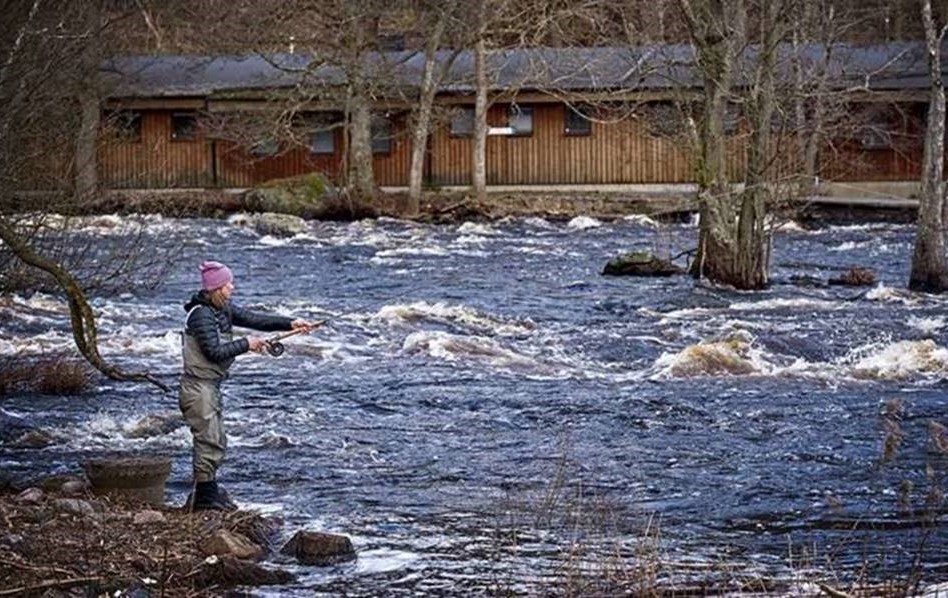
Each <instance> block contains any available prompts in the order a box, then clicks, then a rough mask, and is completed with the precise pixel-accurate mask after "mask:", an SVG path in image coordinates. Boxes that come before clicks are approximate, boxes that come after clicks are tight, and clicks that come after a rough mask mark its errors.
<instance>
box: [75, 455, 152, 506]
mask: <svg viewBox="0 0 948 598" xmlns="http://www.w3.org/2000/svg"><path fill="white" fill-rule="evenodd" d="M83 467H84V468H85V471H86V476H87V477H88V478H89V482H90V483H91V484H92V491H93V492H95V493H96V494H107V495H110V496H113V497H118V498H125V499H132V500H140V501H144V502H146V503H149V504H152V505H163V504H164V501H165V481H166V480H167V479H168V474H169V473H171V459H168V458H164V457H131V458H113V459H93V460H90V461H87V462H85V463H84V464H83Z"/></svg>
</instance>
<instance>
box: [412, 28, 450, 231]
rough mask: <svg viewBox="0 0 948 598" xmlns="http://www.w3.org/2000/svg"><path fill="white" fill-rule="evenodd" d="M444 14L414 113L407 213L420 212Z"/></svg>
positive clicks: (432, 39) (427, 51)
mask: <svg viewBox="0 0 948 598" xmlns="http://www.w3.org/2000/svg"><path fill="white" fill-rule="evenodd" d="M444 28H445V17H444V13H443V12H442V13H441V14H440V15H439V16H438V21H437V23H436V24H435V28H434V31H432V32H431V35H430V36H429V37H428V40H427V43H426V44H425V66H424V72H423V74H422V79H421V93H420V94H419V95H420V97H419V105H418V110H417V112H416V113H415V126H414V130H413V131H412V136H411V169H410V170H409V174H408V205H406V206H405V211H406V213H407V215H409V216H414V215H416V214H418V210H419V208H420V204H421V186H422V182H423V179H424V174H425V155H426V154H427V151H428V130H429V129H430V128H431V108H432V106H433V105H434V98H435V93H436V92H437V90H438V89H437V85H436V81H435V66H436V62H435V59H436V58H437V56H436V53H437V51H438V47H439V46H440V45H441V36H442V34H443V33H444Z"/></svg>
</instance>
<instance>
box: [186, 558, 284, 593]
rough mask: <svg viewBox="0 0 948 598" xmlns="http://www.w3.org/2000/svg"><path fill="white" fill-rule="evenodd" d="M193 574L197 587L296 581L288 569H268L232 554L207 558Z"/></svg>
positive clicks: (263, 584) (264, 584)
mask: <svg viewBox="0 0 948 598" xmlns="http://www.w3.org/2000/svg"><path fill="white" fill-rule="evenodd" d="M194 575H195V583H197V584H198V587H209V586H220V587H233V586H269V585H278V584H287V583H292V582H294V581H296V577H295V576H294V575H293V574H292V573H290V572H289V571H285V570H283V569H268V568H266V567H263V566H262V565H259V564H257V563H255V562H253V561H245V560H241V559H238V558H234V557H232V556H224V557H221V558H217V557H211V558H208V559H207V560H206V561H204V563H203V564H202V566H201V567H200V569H198V571H196V572H195V573H194Z"/></svg>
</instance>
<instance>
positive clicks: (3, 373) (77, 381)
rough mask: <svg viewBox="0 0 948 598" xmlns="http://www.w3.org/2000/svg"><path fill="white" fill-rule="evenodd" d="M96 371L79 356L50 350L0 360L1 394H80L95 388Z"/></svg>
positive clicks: (0, 395)
mask: <svg viewBox="0 0 948 598" xmlns="http://www.w3.org/2000/svg"><path fill="white" fill-rule="evenodd" d="M94 375H95V374H94V371H93V369H92V367H91V366H90V365H89V364H88V363H87V362H86V361H85V360H83V359H81V358H79V357H78V356H75V355H71V354H66V353H50V354H42V355H35V356H12V357H10V356H8V357H4V358H2V359H0V397H2V396H4V395H8V394H12V393H23V392H26V393H38V394H44V395H60V396H64V395H78V394H82V393H86V392H89V391H91V390H92V389H93V380H94Z"/></svg>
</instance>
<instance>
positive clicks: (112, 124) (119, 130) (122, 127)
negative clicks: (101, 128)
mask: <svg viewBox="0 0 948 598" xmlns="http://www.w3.org/2000/svg"><path fill="white" fill-rule="evenodd" d="M105 125H106V127H108V129H109V131H110V132H111V133H112V135H114V136H115V138H116V139H118V140H120V141H124V142H126V143H139V142H141V140H142V113H141V112H139V111H137V110H116V111H114V112H110V113H108V114H106V116H105Z"/></svg>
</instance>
